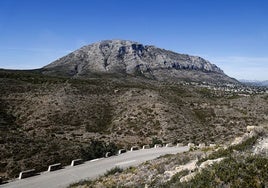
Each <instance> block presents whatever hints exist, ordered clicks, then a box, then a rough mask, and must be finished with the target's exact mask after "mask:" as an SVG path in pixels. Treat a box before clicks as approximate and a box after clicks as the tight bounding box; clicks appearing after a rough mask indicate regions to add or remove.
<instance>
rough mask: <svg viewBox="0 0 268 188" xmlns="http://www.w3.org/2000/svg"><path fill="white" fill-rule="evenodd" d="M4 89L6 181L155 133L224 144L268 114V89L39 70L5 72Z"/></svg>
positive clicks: (0, 126)
mask: <svg viewBox="0 0 268 188" xmlns="http://www.w3.org/2000/svg"><path fill="white" fill-rule="evenodd" d="M0 88H1V89H0V158H1V161H0V176H2V177H4V178H5V179H8V178H14V177H16V176H17V175H18V173H19V172H20V171H22V170H26V169H29V168H35V169H37V170H38V171H42V170H45V169H46V168H47V166H48V165H50V164H53V163H58V162H61V163H62V164H63V165H66V164H70V161H71V160H72V159H75V158H81V157H82V158H84V159H90V158H94V157H99V156H101V155H103V153H104V152H106V151H110V150H112V151H114V150H115V149H116V147H126V148H129V147H130V146H132V145H142V144H151V143H152V142H154V141H155V138H158V139H159V140H160V141H161V142H163V143H167V142H174V143H176V142H182V143H185V144H186V143H189V142H193V143H201V142H202V143H223V142H225V141H226V140H230V139H231V138H233V137H235V136H236V135H240V134H242V133H243V132H244V131H245V130H246V126H247V125H257V124H259V123H261V122H263V121H265V119H267V114H268V105H267V102H268V100H267V94H266V95H265V94H263V95H251V96H248V97H245V96H237V95H235V94H234V95H232V94H231V96H234V97H230V93H228V94H227V93H225V92H223V91H214V90H209V89H204V88H201V87H198V86H189V85H183V84H179V83H178V84H177V83H168V82H157V81H154V80H149V79H143V78H138V77H123V78H122V77H116V76H102V77H100V78H91V79H69V78H61V77H49V76H44V75H41V74H39V73H38V70H37V71H31V72H29V71H28V72H26V71H6V70H0ZM100 148H101V152H97V151H99V150H100ZM88 151H90V152H88ZM92 152H93V154H89V153H92ZM95 152H96V153H95ZM159 171H161V169H159Z"/></svg>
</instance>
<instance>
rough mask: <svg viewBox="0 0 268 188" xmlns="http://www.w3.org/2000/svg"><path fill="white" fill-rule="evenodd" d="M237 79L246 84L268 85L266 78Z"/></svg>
mask: <svg viewBox="0 0 268 188" xmlns="http://www.w3.org/2000/svg"><path fill="white" fill-rule="evenodd" d="M239 81H240V82H242V83H245V84H246V85H251V86H264V87H268V80H265V81H257V80H239Z"/></svg>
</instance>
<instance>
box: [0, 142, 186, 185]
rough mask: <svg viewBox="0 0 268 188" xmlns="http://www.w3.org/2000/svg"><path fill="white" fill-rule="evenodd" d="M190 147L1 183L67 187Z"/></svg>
mask: <svg viewBox="0 0 268 188" xmlns="http://www.w3.org/2000/svg"><path fill="white" fill-rule="evenodd" d="M188 150H189V148H188V147H187V146H185V147H163V148H151V149H144V150H137V151H132V152H127V153H123V154H121V155H118V156H112V157H109V158H101V159H98V160H94V161H88V162H85V163H84V164H82V165H78V166H74V167H71V166H67V167H65V168H64V169H61V170H57V171H53V172H44V173H42V174H41V175H38V176H34V177H30V178H26V179H22V180H15V181H13V182H10V183H8V184H4V185H0V187H1V188H2V187H3V188H4V187H7V188H48V187H49V188H54V187H55V188H59V187H67V186H68V185H70V184H71V183H73V182H78V181H79V180H82V179H88V178H91V179H92V178H96V177H98V176H99V175H102V174H104V173H105V172H106V171H107V170H109V169H111V168H113V167H115V166H119V167H122V168H125V167H128V166H135V165H138V164H141V163H142V162H145V161H147V160H151V159H154V158H157V157H159V156H161V155H165V154H175V153H179V152H183V151H188Z"/></svg>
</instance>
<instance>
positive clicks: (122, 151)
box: [118, 149, 127, 155]
mask: <svg viewBox="0 0 268 188" xmlns="http://www.w3.org/2000/svg"><path fill="white" fill-rule="evenodd" d="M126 152H127V150H126V149H120V150H119V151H118V155H120V154H122V153H126Z"/></svg>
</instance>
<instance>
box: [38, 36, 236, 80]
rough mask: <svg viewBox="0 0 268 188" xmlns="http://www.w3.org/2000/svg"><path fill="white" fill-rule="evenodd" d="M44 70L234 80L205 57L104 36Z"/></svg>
mask: <svg viewBox="0 0 268 188" xmlns="http://www.w3.org/2000/svg"><path fill="white" fill-rule="evenodd" d="M42 72H43V73H44V74H52V75H65V76H71V77H90V76H96V75H99V74H110V75H111V74H112V75H113V74H120V75H132V76H143V77H147V78H150V79H156V80H169V81H175V80H178V79H183V80H193V81H207V82H232V83H234V82H237V81H236V80H235V79H232V78H230V77H228V76H227V75H225V74H224V72H223V71H222V70H221V69H220V68H219V67H217V66H216V65H214V64H212V63H210V62H209V61H207V60H205V59H203V58H201V57H197V56H190V55H187V54H179V53H175V52H172V51H168V50H164V49H160V48H156V47H154V46H149V45H143V44H140V43H137V42H132V41H127V40H105V41H101V42H98V43H94V44H91V45H88V46H84V47H82V48H80V49H78V50H76V51H74V52H72V53H70V54H68V55H66V56H64V57H62V58H60V59H58V60H56V61H54V62H53V63H51V64H49V65H47V66H45V67H44V68H43V69H42Z"/></svg>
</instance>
